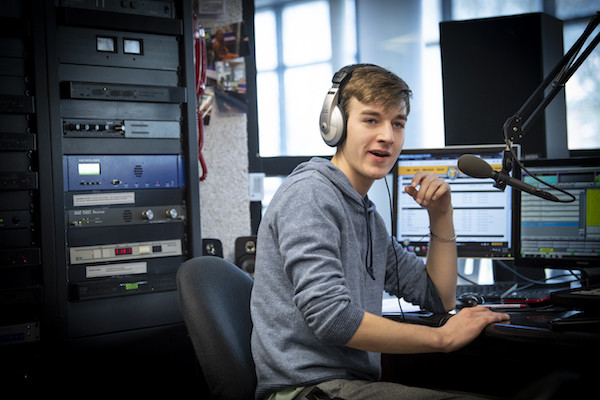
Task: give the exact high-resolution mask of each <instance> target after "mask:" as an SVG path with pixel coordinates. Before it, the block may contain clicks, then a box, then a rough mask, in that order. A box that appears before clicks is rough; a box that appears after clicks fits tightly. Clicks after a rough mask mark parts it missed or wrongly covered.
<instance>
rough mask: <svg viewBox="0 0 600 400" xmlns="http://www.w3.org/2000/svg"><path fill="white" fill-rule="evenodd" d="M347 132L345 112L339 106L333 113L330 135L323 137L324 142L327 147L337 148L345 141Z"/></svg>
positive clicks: (330, 122)
mask: <svg viewBox="0 0 600 400" xmlns="http://www.w3.org/2000/svg"><path fill="white" fill-rule="evenodd" d="M345 131H346V118H345V117H344V111H342V109H341V108H340V107H339V106H335V107H334V109H333V110H332V111H331V120H330V121H329V135H328V136H327V137H326V136H325V135H322V136H323V140H324V141H325V143H327V145H329V146H331V147H335V146H338V145H340V144H341V143H342V142H343V141H344V136H345V133H346V132H345Z"/></svg>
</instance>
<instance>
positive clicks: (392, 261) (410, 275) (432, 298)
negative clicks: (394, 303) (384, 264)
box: [385, 238, 446, 313]
mask: <svg viewBox="0 0 600 400" xmlns="http://www.w3.org/2000/svg"><path fill="white" fill-rule="evenodd" d="M389 243H390V245H389V246H388V260H389V261H388V269H387V275H386V285H385V290H386V291H387V292H388V293H390V294H392V295H394V296H397V297H403V298H404V300H406V301H408V302H409V303H413V304H418V305H420V306H421V307H422V308H424V309H426V310H428V311H431V312H434V313H445V312H446V310H445V308H444V304H443V303H442V299H441V298H440V295H439V293H438V291H437V289H436V287H435V284H434V283H433V281H432V280H431V278H430V277H429V274H427V270H426V269H425V263H424V262H423V261H422V260H421V259H420V258H419V257H417V256H416V255H415V254H414V253H411V252H408V251H406V249H405V248H404V247H402V246H401V245H400V244H399V243H398V242H397V241H396V239H395V238H393V240H391V241H390V242H389Z"/></svg>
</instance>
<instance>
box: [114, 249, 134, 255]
mask: <svg viewBox="0 0 600 400" xmlns="http://www.w3.org/2000/svg"><path fill="white" fill-rule="evenodd" d="M125 254H132V250H131V247H122V248H120V249H115V256H122V255H125Z"/></svg>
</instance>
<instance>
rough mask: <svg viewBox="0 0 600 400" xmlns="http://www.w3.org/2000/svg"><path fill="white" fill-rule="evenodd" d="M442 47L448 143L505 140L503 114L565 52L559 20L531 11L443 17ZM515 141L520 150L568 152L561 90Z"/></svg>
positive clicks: (551, 154) (544, 154) (532, 154)
mask: <svg viewBox="0 0 600 400" xmlns="http://www.w3.org/2000/svg"><path fill="white" fill-rule="evenodd" d="M440 47H441V55H442V77H443V91H444V125H445V139H446V145H447V146H449V145H470V144H495V143H503V142H504V134H503V132H502V126H503V125H504V122H505V121H506V119H507V118H509V117H511V116H512V115H514V114H515V113H516V112H517V110H519V108H520V107H521V106H522V105H523V103H525V101H526V100H527V99H528V98H529V97H530V95H531V94H532V93H533V92H534V91H535V89H536V88H537V87H538V86H539V84H540V83H541V82H542V81H543V80H544V79H545V78H546V76H547V75H548V74H549V73H550V72H551V71H552V69H553V68H554V67H555V66H556V64H558V62H559V61H560V59H561V58H562V56H563V37H562V21H560V20H558V19H556V18H553V17H551V16H549V15H546V14H542V13H536V14H523V15H516V16H508V17H498V18H487V19H476V20H465V21H448V22H442V23H440ZM537 101H541V96H540V98H539V99H537ZM515 143H518V144H521V154H522V156H523V158H528V159H533V158H561V157H568V149H567V122H566V105H565V94H564V90H563V91H561V92H560V93H559V94H558V95H557V96H556V98H555V99H554V100H553V102H552V103H551V104H550V106H549V107H548V108H546V111H545V112H544V113H543V114H541V115H540V117H539V118H538V120H537V121H536V122H535V123H534V124H532V125H531V127H530V129H529V132H527V133H526V134H525V136H524V138H523V139H516V140H515Z"/></svg>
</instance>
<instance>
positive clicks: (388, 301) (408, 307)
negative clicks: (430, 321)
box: [381, 296, 421, 315]
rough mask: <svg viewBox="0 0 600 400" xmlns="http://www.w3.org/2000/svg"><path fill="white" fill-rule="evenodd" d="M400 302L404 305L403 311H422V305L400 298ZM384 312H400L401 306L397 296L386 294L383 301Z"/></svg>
mask: <svg viewBox="0 0 600 400" xmlns="http://www.w3.org/2000/svg"><path fill="white" fill-rule="evenodd" d="M400 304H401V305H402V311H403V312H416V311H421V307H420V306H417V305H414V304H412V303H409V302H407V301H405V300H404V299H400ZM381 310H382V313H383V315H385V314H399V313H400V306H399V305H398V299H397V298H396V297H390V296H387V297H386V296H384V297H383V301H382V309H381Z"/></svg>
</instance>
